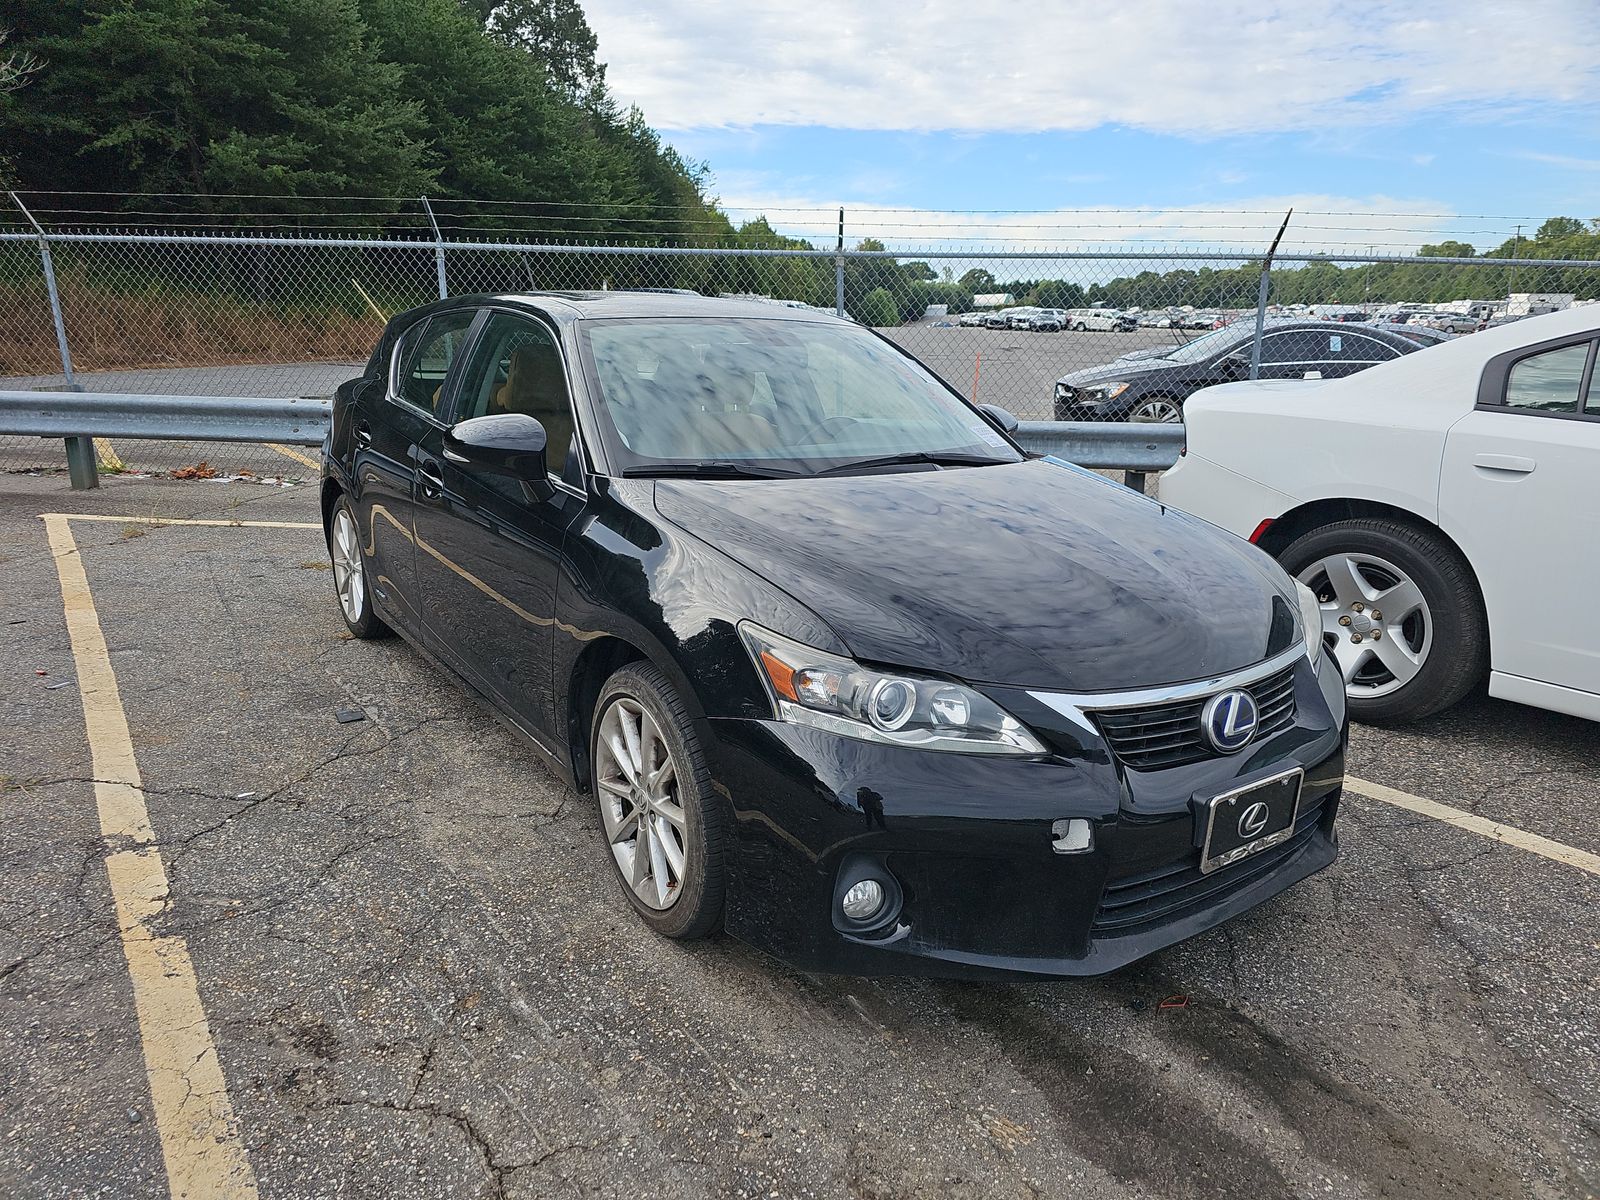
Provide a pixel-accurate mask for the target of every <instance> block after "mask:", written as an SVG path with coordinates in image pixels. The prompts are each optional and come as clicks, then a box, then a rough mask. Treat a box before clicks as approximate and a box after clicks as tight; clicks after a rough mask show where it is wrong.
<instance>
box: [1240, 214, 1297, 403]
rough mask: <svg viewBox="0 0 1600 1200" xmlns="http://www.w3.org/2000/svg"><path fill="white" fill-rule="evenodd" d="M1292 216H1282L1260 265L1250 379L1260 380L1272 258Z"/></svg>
mask: <svg viewBox="0 0 1600 1200" xmlns="http://www.w3.org/2000/svg"><path fill="white" fill-rule="evenodd" d="M1292 216H1294V209H1292V208H1291V209H1290V210H1289V211H1288V212H1286V213H1284V214H1283V224H1282V225H1280V226H1278V236H1277V237H1275V238H1273V239H1272V245H1270V246H1268V247H1267V257H1266V258H1265V259H1263V260H1262V263H1261V286H1260V287H1259V288H1258V289H1257V292H1256V336H1255V337H1253V338H1252V339H1251V340H1250V378H1251V379H1259V378H1261V331H1262V330H1263V329H1264V328H1266V324H1267V292H1268V290H1269V288H1270V286H1271V283H1272V256H1273V255H1274V254H1276V253H1277V252H1278V243H1279V242H1281V241H1283V231H1284V230H1285V229H1288V228H1289V218H1290V217H1292Z"/></svg>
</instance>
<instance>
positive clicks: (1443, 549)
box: [1278, 519, 1489, 725]
mask: <svg viewBox="0 0 1600 1200" xmlns="http://www.w3.org/2000/svg"><path fill="white" fill-rule="evenodd" d="M1278 558H1279V561H1280V562H1281V563H1282V564H1283V568H1284V570H1286V571H1288V572H1289V573H1290V574H1291V575H1293V576H1295V577H1296V578H1298V579H1299V580H1300V581H1301V582H1302V583H1304V584H1305V585H1306V586H1307V587H1309V588H1310V589H1311V590H1312V591H1314V592H1316V593H1317V599H1318V600H1319V601H1321V603H1322V618H1323V625H1322V629H1323V641H1324V642H1325V643H1326V644H1327V646H1328V648H1329V650H1330V651H1331V652H1332V654H1333V657H1334V659H1335V661H1336V662H1337V664H1338V667H1339V671H1340V674H1341V675H1342V676H1343V678H1344V681H1345V695H1346V697H1347V698H1348V700H1349V705H1350V715H1351V717H1353V718H1354V719H1355V720H1358V721H1363V722H1366V723H1369V724H1375V725H1382V724H1398V723H1402V722H1406V721H1417V720H1420V719H1422V718H1423V717H1427V716H1431V715H1433V714H1434V713H1436V712H1440V711H1442V710H1443V709H1446V708H1449V707H1450V706H1451V705H1453V704H1456V703H1457V702H1459V701H1460V700H1461V699H1463V698H1464V697H1465V696H1466V695H1467V693H1469V692H1470V691H1472V689H1473V688H1474V687H1475V686H1477V684H1478V683H1479V681H1480V680H1482V678H1483V675H1484V673H1485V671H1486V670H1487V668H1488V659H1489V630H1488V620H1487V618H1486V617H1485V615H1484V611H1483V598H1482V596H1481V595H1480V594H1479V591H1478V584H1477V580H1476V579H1474V578H1473V575H1472V568H1471V567H1470V566H1468V565H1467V561H1466V560H1465V559H1464V558H1462V556H1461V553H1460V552H1459V551H1458V550H1456V548H1455V547H1454V546H1452V545H1450V544H1449V543H1448V542H1446V541H1444V539H1443V538H1441V537H1439V536H1438V535H1437V534H1434V533H1431V532H1429V531H1428V530H1425V529H1420V528H1418V527H1416V526H1414V525H1409V524H1406V523H1404V522H1401V521H1393V520H1386V519H1361V520H1353V521H1337V522H1335V523H1334V524H1332V525H1326V526H1324V527H1323V528H1321V529H1316V530H1313V531H1312V532H1310V533H1307V534H1305V535H1303V536H1301V537H1299V538H1296V539H1295V540H1294V541H1293V542H1291V543H1290V544H1289V546H1288V547H1287V548H1285V549H1284V551H1283V552H1282V553H1281V554H1280V555H1279V556H1278Z"/></svg>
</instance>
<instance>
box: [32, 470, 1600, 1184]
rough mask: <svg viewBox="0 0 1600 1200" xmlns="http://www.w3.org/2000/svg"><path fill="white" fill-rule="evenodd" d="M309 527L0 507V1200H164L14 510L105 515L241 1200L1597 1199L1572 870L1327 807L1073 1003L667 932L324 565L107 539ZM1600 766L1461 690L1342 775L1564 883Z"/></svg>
mask: <svg viewBox="0 0 1600 1200" xmlns="http://www.w3.org/2000/svg"><path fill="white" fill-rule="evenodd" d="M315 510H316V504H315V494H314V491H313V489H312V488H310V487H306V488H291V489H277V488H269V487H265V486H255V485H250V484H237V483H235V484H226V485H224V484H213V483H205V482H189V483H182V482H172V481H159V480H127V479H108V480H106V481H105V485H104V486H103V487H102V488H101V489H100V490H99V491H98V492H95V493H89V494H82V495H79V494H73V493H69V492H68V491H67V490H66V488H65V481H64V480H62V479H60V478H58V477H57V478H50V477H46V478H33V477H20V476H9V477H0V580H3V581H4V587H3V588H0V663H3V664H4V665H5V669H4V671H3V672H0V705H3V706H4V707H3V712H4V717H3V721H0V728H3V730H4V732H3V735H0V880H3V885H0V1195H4V1196H6V1197H14V1198H27V1197H84V1196H111V1197H146V1196H150V1197H158V1196H164V1195H166V1194H167V1177H166V1173H165V1169H164V1166H163V1160H162V1153H161V1146H160V1143H159V1140H158V1138H157V1133H156V1129H155V1122H154V1116H153V1113H152V1109H151V1100H150V1089H149V1086H148V1084H147V1081H146V1078H145V1073H144V1063H143V1059H142V1054H141V1044H140V1034H139V1025H138V1022H137V1020H136V1016H135V1012H134V1008H133V1000H132V993H131V990H130V985H129V977H128V968H127V966H126V963H125V962H124V959H123V955H122V951H121V948H120V945H119V939H118V933H117V926H116V922H115V920H114V918H113V914H112V906H111V892H110V887H109V884H108V880H107V875H106V870H105V867H104V854H105V846H104V843H103V840H102V837H101V833H100V826H99V821H98V818H97V815H96V809H95V798H94V789H93V784H92V780H93V770H92V768H91V765H90V760H89V749H88V743H87V740H86V733H85V728H84V716H83V710H82V708H81V706H80V703H79V696H78V692H77V689H76V687H75V681H74V674H73V672H74V665H73V657H72V654H71V650H70V646H69V643H68V638H67V632H66V627H65V623H64V618H63V611H62V598H61V591H60V588H59V586H58V583H57V579H56V574H55V568H54V565H53V562H52V559H51V557H50V554H49V550H48V547H47V545H46V542H45V534H44V529H43V523H42V522H41V521H40V520H39V518H38V514H39V513H41V512H48V511H71V512H100V513H114V514H122V515H130V516H132V517H133V518H134V519H130V520H128V521H125V522H107V523H90V522H75V523H74V524H73V527H72V528H73V535H74V537H75V538H76V540H77V543H78V546H79V547H80V550H81V552H82V557H83V561H84V564H85V568H86V571H87V575H88V580H89V583H90V586H91V588H92V591H93V595H94V601H95V604H96V606H97V608H98V611H99V619H100V623H101V625H102V627H103V629H104V631H105V636H106V640H107V644H108V647H109V652H110V657H111V661H112V664H113V666H114V668H115V671H116V675H117V679H118V682H119V685H120V689H121V696H122V703H123V707H124V709H125V710H126V713H127V718H128V723H129V726H130V729H131V734H132V739H133V744H134V747H135V750H136V753H137V758H138V763H139V766H140V769H141V771H142V773H143V777H144V781H145V792H146V802H147V805H148V808H149V812H150V817H151V820H152V822H153V825H154V828H155V831H156V834H157V837H158V839H159V842H160V847H161V852H162V855H163V857H164V858H165V861H166V869H167V873H168V876H169V879H170V884H171V887H170V897H169V901H168V903H167V904H166V906H165V907H164V908H163V909H162V911H161V913H160V915H159V916H158V917H157V918H156V923H157V925H158V928H159V929H160V931H161V932H162V933H167V934H176V935H182V936H183V937H184V938H185V939H186V940H187V944H188V949H189V953H190V955H191V956H192V959H193V962H194V967H195V972H196V975H197V978H198V986H199V992H200V998H201V1000H202V1001H203V1003H204V1006H205V1011H206V1013H207V1015H208V1017H209V1021H210V1026H211V1032H212V1034H213V1036H214V1038H215V1041H216V1044H217V1049H218V1054H219V1057H220V1061H221V1065H222V1069H223V1072H224V1074H225V1076H226V1080H227V1084H228V1090H229V1093H230V1094H231V1097H232V1101H233V1107H234V1111H235V1113H236V1115H237V1118H238V1134H239V1138H240V1140H241V1142H242V1145H243V1147H244V1149H245V1151H246V1153H247V1155H248V1158H249V1161H250V1164H251V1166H252V1168H253V1170H254V1173H255V1176H256V1179H257V1181H258V1183H259V1186H260V1193H261V1195H263V1196H267V1197H346V1196H349V1197H373V1198H379V1197H383V1198H389V1197H497V1196H504V1197H523V1196H528V1197H543V1196H567V1195H577V1196H617V1197H637V1196H641V1195H647V1196H664V1197H671V1196H704V1195H716V1196H747V1197H758V1196H779V1197H789V1196H839V1195H850V1196H856V1197H870V1198H874V1200H878V1198H883V1200H886V1198H889V1197H923V1196H926V1197H933V1196H941V1197H942V1196H954V1197H978V1196H1021V1197H1037V1196H1058V1195H1073V1196H1081V1197H1234V1196H1238V1197H1246V1196H1248V1197H1263V1196H1272V1197H1277V1196H1303V1197H1313V1196H1315V1197H1322V1196H1339V1197H1452V1198H1454V1197H1485V1198H1487V1197H1512V1196H1516V1197H1523V1196H1533V1197H1541V1198H1543V1197H1593V1196H1595V1195H1596V1194H1597V1193H1600V984H1597V979H1600V920H1597V912H1600V879H1597V878H1596V877H1595V876H1593V875H1589V874H1586V873H1584V872H1583V871H1581V870H1579V869H1576V868H1574V867H1571V866H1567V865H1563V864H1560V863H1556V862H1553V861H1550V860H1548V859H1545V858H1542V857H1539V856H1537V855H1534V854H1531V853H1528V852H1526V851H1523V850H1520V849H1516V848H1513V847H1510V846H1505V845H1500V844H1496V843H1494V842H1490V841H1488V840H1486V839H1484V838H1482V837H1479V836H1477V835H1475V834H1472V833H1468V832H1464V831H1461V830H1458V829H1454V828H1451V827H1448V826H1445V825H1443V824H1440V823H1439V822H1436V821H1433V820H1431V819H1428V818H1424V817H1419V816H1417V815H1415V814H1413V813H1410V812H1406V811H1403V810H1400V809H1396V808H1391V807H1387V806H1385V805H1383V804H1380V803H1377V802H1374V801H1367V800H1364V799H1361V798H1355V797H1352V798H1350V799H1348V800H1347V802H1346V805H1345V808H1344V810H1343V813H1342V815H1341V818H1340V822H1341V836H1342V839H1343V848H1342V853H1341V857H1340V859H1339V861H1338V863H1337V864H1335V866H1333V867H1332V868H1330V869H1329V870H1327V871H1325V872H1323V873H1322V874H1320V875H1318V876H1316V877H1314V878H1313V879H1311V880H1309V881H1307V882H1306V883H1304V884H1302V885H1301V886H1299V887H1298V888H1295V889H1293V890H1291V891H1290V892H1289V893H1287V894H1285V895H1284V896H1282V897H1279V898H1278V899H1276V900H1274V901H1272V902H1270V903H1268V904H1266V905H1264V906H1262V907H1261V908H1259V909H1257V910H1255V911H1254V912H1252V913H1250V914H1248V915H1246V916H1245V917H1244V918H1242V919H1240V920H1236V921H1234V922H1233V923H1231V924H1230V925H1227V926H1225V927H1223V928H1221V929H1219V930H1217V931H1214V932H1212V933H1210V934H1207V935H1205V936H1203V937H1200V938H1196V939H1194V940H1192V941H1190V942H1188V943H1185V944H1183V945H1180V946H1178V947H1175V948H1173V949H1171V950H1168V951H1166V952H1163V953H1161V954H1159V955H1157V956H1155V957H1154V958H1152V959H1150V960H1148V961H1146V962H1145V963H1143V964H1140V965H1138V966H1136V967H1134V968H1131V969H1129V970H1126V971H1123V972H1121V973H1119V974H1117V975H1114V976H1112V977H1109V978H1106V979H1101V980H1096V981H1089V982H1067V983H1053V984H1032V983H1029V984H1004V983H1000V984H995V983H986V984H971V983H943V982H928V981H915V980H883V981H875V980H862V979H848V978H837V977H827V976H813V975H806V974H801V973H797V972H794V971H791V970H788V969H787V968H785V967H783V966H782V965H781V964H778V963H775V962H773V961H771V960H769V959H767V958H765V957H763V956H762V955H760V954H757V953H756V952H754V951H751V950H749V949H748V948H746V947H744V946H743V945H741V944H740V943H738V942H735V941H732V940H729V939H726V938H723V939H718V940H713V941H710V942H706V943H700V944H696V945H677V944H674V943H670V942H666V941H663V940H661V939H659V938H657V937H655V936H654V935H653V934H651V933H650V932H649V931H648V930H646V929H645V928H644V927H643V926H642V925H640V924H639V923H638V922H637V921H636V920H635V919H634V918H633V917H632V916H631V914H630V913H629V911H628V909H627V908H626V906H625V905H624V904H623V903H622V901H621V899H620V897H619V896H618V895H617V894H616V892H615V885H614V884H613V882H612V880H611V878H610V876H609V874H608V868H607V866H606V863H605V861H604V859H603V858H602V857H601V848H600V845H599V841H598V833H597V830H596V822H595V821H594V820H593V819H592V815H591V813H590V810H589V806H588V804H587V803H586V802H585V801H584V800H583V799H582V798H580V797H576V796H574V795H572V794H570V793H568V792H567V791H566V790H565V789H564V788H562V787H561V786H560V785H558V784H557V783H556V782H555V781H554V779H553V778H552V777H551V776H550V775H548V774H547V773H546V772H545V771H544V769H543V768H542V767H541V766H540V765H539V763H538V762H537V761H536V760H535V758H534V756H533V754H532V753H531V752H530V751H528V750H526V749H525V748H524V747H523V746H522V745H521V744H520V743H519V742H518V741H516V740H515V739H514V738H513V737H512V736H511V735H510V734H508V733H507V732H506V731H505V730H504V729H503V728H502V727H501V726H500V725H499V724H498V723H497V722H496V721H495V720H494V719H493V718H492V717H491V716H490V715H489V714H488V713H487V712H486V711H485V710H484V709H483V708H482V707H480V706H479V704H478V703H477V702H476V701H474V700H472V699H471V698H469V697H468V696H467V695H466V694H465V693H464V692H463V691H461V690H460V689H459V688H458V687H457V686H456V685H455V684H454V683H452V682H451V681H450V680H448V679H446V678H444V677H442V676H440V675H439V674H438V673H437V672H436V671H435V670H434V669H433V668H431V667H429V666H428V665H426V664H425V663H423V662H422V661H421V660H420V659H419V658H418V657H417V656H416V655H415V654H413V653H412V652H411V651H410V650H408V649H407V648H406V646H405V644H404V643H402V642H398V641H390V642H382V643H362V642H357V641H353V640H349V639H347V638H345V637H342V636H341V633H342V630H343V626H342V624H341V622H340V620H339V616H338V612H337V609H336V607H335V603H334V600H333V596H332V583H331V580H330V578H329V573H328V572H327V571H326V570H325V569H324V568H323V565H322V564H323V563H324V562H325V560H326V554H325V551H324V549H323V547H322V545H321V542H320V538H319V535H318V534H317V533H316V532H314V531H311V530H303V529H264V528H227V527H175V526H166V527H153V526H150V525H148V524H146V523H144V522H143V521H142V520H140V519H139V518H146V517H153V516H167V517H210V518H221V519H230V518H235V517H237V518H240V519H252V520H289V521H302V520H314V519H315ZM41 671H42V672H46V674H42V675H41V674H37V673H36V672H41ZM63 683H65V684H66V685H67V686H52V685H58V684H63ZM346 707H354V708H359V709H361V710H362V711H363V712H364V713H365V714H366V719H365V720H363V721H359V722H355V723H351V724H340V723H338V722H337V721H336V720H335V717H334V712H335V710H336V709H338V708H346ZM1597 764H1600V726H1596V725H1594V724H1590V723H1586V722H1583V721H1578V720H1575V719H1570V718H1565V717H1560V716H1556V715H1553V714H1546V713H1540V712H1536V711H1534V710H1531V709H1524V708H1518V707H1515V706H1511V705H1507V704H1503V703H1500V702H1494V701H1489V700H1487V699H1479V700H1476V701H1473V702H1470V703H1469V704H1467V705H1465V706H1464V707H1462V708H1460V709H1458V710H1456V711H1455V712H1453V713H1450V714H1446V715H1444V716H1441V717H1438V718H1436V719H1434V720H1432V721H1430V722H1428V723H1426V724H1424V725H1421V726H1418V727H1416V728H1413V729H1409V730H1406V731H1403V732H1382V731H1377V730H1371V729H1362V728H1358V729H1357V730H1356V732H1355V735H1354V739H1353V743H1352V755H1351V764H1350V765H1351V771H1352V773H1353V774H1354V775H1357V776H1359V777H1361V778H1364V779H1368V780H1372V781H1375V782H1379V783H1383V784H1387V785H1388V786H1390V787H1394V788H1399V789H1402V790H1405V791H1409V792H1413V793H1415V794H1417V795H1421V796H1425V797H1428V798H1430V799H1434V800H1438V801H1441V802H1443V803H1446V804H1451V805H1455V806H1458V807H1461V808H1465V809H1468V810H1470V811H1472V812H1474V813H1477V814H1479V815H1482V816H1485V817H1489V818H1493V819H1495V820H1498V821H1502V822H1505V823H1508V824H1511V825H1515V826H1517V827H1519V828H1522V829H1525V830H1528V831H1531V832H1535V833H1540V834H1543V835H1545V836H1547V837H1550V838H1554V839H1557V840H1559V841H1562V842H1564V843H1566V844H1568V845H1571V846H1575V847H1578V848H1579V849H1582V850H1586V851H1589V852H1591V853H1594V852H1600V830H1597V822H1596V819H1595V818H1596V814H1597V813H1600V772H1597ZM1176 995H1184V996H1187V997H1188V1003H1187V1006H1185V1007H1162V1001H1163V1000H1164V999H1165V998H1167V997H1171V996H1176Z"/></svg>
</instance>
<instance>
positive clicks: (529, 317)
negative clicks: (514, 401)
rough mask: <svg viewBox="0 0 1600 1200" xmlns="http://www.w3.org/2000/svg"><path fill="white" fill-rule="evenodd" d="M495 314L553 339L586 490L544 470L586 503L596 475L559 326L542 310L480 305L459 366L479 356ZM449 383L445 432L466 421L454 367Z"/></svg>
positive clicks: (460, 357)
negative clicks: (458, 412)
mask: <svg viewBox="0 0 1600 1200" xmlns="http://www.w3.org/2000/svg"><path fill="white" fill-rule="evenodd" d="M496 313H504V314H505V315H506V316H508V317H516V318H518V319H520V320H523V321H528V322H530V323H531V324H534V325H537V326H539V327H540V328H542V329H543V330H544V331H545V333H547V334H548V335H549V337H550V343H551V345H552V346H553V347H554V348H555V352H556V357H557V358H558V359H560V361H561V373H562V377H563V378H564V379H566V381H567V407H568V408H570V409H571V410H572V436H573V439H574V441H575V443H576V446H577V451H578V473H579V475H580V476H581V477H582V479H583V482H584V486H583V487H579V486H577V485H576V484H573V483H569V482H568V481H567V480H565V479H563V478H561V476H559V475H557V474H555V473H554V472H552V471H550V470H549V469H548V468H547V469H546V470H545V478H547V479H548V480H549V481H550V482H551V483H552V484H554V485H555V486H556V487H557V488H559V489H561V490H562V491H564V492H567V493H568V494H570V495H573V496H576V497H578V498H579V499H580V500H581V499H586V498H587V496H588V491H587V487H588V482H589V478H590V476H592V475H593V474H594V471H593V469H592V468H591V467H590V464H589V455H588V448H587V443H586V441H585V439H584V436H583V423H582V413H581V412H580V411H579V405H578V398H577V395H576V393H575V392H574V390H573V386H572V366H571V363H570V361H569V360H568V357H567V353H566V351H565V349H564V348H563V347H562V344H561V329H560V327H559V326H558V325H557V324H556V322H555V321H554V320H553V319H552V318H551V317H550V316H549V315H548V314H547V313H545V312H544V311H543V310H541V309H537V308H532V307H524V306H522V305H519V304H503V303H498V302H492V303H489V304H484V305H481V306H480V307H479V308H478V316H477V319H476V320H475V321H474V322H473V324H472V329H471V336H470V338H469V339H468V341H467V345H466V347H465V349H463V351H462V352H461V354H460V356H459V357H458V359H457V362H458V363H462V364H464V363H466V362H468V361H470V360H471V358H472V357H473V355H475V354H477V352H478V344H479V342H481V341H482V340H483V337H484V333H485V330H486V329H487V328H488V326H489V320H490V318H491V317H493V316H494V315H495V314H496ZM461 370H465V367H462V368H461ZM447 382H448V384H449V390H448V391H447V392H446V394H445V400H446V402H447V404H448V408H447V409H446V412H447V415H448V416H449V418H450V419H449V421H448V422H447V423H446V424H445V425H444V428H445V429H449V428H450V427H451V426H453V425H454V424H455V423H456V421H457V420H458V419H461V420H465V419H467V418H458V417H457V415H456V409H457V408H458V406H459V405H460V402H461V382H462V380H461V379H460V378H459V377H458V371H457V369H456V367H455V366H452V368H451V371H450V378H449V380H448V381H447ZM569 453H570V450H569Z"/></svg>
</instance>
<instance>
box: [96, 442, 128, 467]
mask: <svg viewBox="0 0 1600 1200" xmlns="http://www.w3.org/2000/svg"><path fill="white" fill-rule="evenodd" d="M94 448H95V452H96V453H97V454H98V455H99V457H100V465H101V466H102V467H109V468H111V470H113V471H120V470H122V469H123V468H124V467H125V466H127V464H126V463H124V462H123V461H122V459H121V458H120V457H119V456H118V455H117V451H116V448H115V447H113V446H112V444H111V439H110V438H103V437H98V438H95V439H94Z"/></svg>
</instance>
